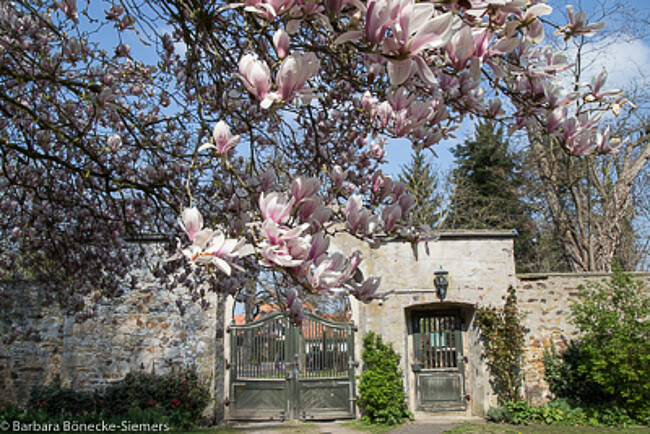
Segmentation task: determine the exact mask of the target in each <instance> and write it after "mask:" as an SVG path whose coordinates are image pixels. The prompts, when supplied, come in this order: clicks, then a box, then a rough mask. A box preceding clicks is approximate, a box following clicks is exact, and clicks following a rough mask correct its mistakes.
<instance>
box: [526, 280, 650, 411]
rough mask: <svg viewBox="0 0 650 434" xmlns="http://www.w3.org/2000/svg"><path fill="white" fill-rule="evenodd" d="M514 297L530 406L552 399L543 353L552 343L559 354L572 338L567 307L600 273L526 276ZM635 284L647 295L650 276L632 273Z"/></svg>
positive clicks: (571, 326)
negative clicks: (642, 284)
mask: <svg viewBox="0 0 650 434" xmlns="http://www.w3.org/2000/svg"><path fill="white" fill-rule="evenodd" d="M517 277H518V281H517V286H516V289H517V296H518V302H519V307H520V309H521V310H522V311H523V312H524V313H525V314H526V317H525V319H524V322H523V324H524V327H526V329H527V334H526V351H525V356H524V364H523V371H524V387H525V389H526V391H527V392H528V394H529V396H530V397H531V398H532V400H533V402H535V403H537V404H541V403H544V402H547V401H548V399H549V398H550V397H551V394H550V392H549V390H548V384H547V383H546V381H544V349H545V348H549V349H550V347H551V343H553V344H554V345H555V347H556V348H557V349H558V350H560V349H563V348H565V347H566V343H565V342H568V340H570V339H571V337H572V336H574V331H575V327H574V326H573V325H572V324H570V323H569V321H568V319H569V313H570V309H569V306H570V305H571V302H572V301H573V300H575V299H576V296H577V294H578V287H579V286H580V285H585V284H586V282H588V281H597V282H600V281H603V280H606V279H607V278H608V275H607V274H602V273H583V274H563V273H562V274H528V275H518V276H517ZM634 277H635V279H636V280H642V281H644V282H645V288H646V291H648V292H650V273H635V276H634Z"/></svg>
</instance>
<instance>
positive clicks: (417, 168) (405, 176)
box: [399, 150, 445, 228]
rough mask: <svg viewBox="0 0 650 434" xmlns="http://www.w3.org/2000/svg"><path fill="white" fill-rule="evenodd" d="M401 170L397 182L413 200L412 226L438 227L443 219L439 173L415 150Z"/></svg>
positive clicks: (429, 161) (421, 153)
mask: <svg viewBox="0 0 650 434" xmlns="http://www.w3.org/2000/svg"><path fill="white" fill-rule="evenodd" d="M401 169H402V170H401V173H400V174H399V180H400V181H401V182H403V183H404V184H405V185H406V190H407V191H408V192H409V193H410V194H411V196H413V199H414V200H415V203H414V205H413V211H412V212H411V219H412V222H413V224H414V225H427V226H428V227H430V228H437V227H439V226H440V225H441V224H442V222H443V220H444V217H445V215H444V210H443V200H444V198H443V194H442V191H441V188H442V183H441V179H440V172H438V171H437V169H436V167H435V165H434V164H433V163H432V162H431V160H429V159H427V157H426V155H425V154H424V153H423V152H422V151H421V150H416V151H415V152H414V153H413V155H412V156H411V161H410V162H409V164H408V165H406V166H403V167H402V168H401Z"/></svg>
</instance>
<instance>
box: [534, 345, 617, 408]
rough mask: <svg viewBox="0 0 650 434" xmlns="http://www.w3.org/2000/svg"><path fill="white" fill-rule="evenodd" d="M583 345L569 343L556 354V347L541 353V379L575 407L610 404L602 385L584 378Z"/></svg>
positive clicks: (558, 396) (552, 391)
mask: <svg viewBox="0 0 650 434" xmlns="http://www.w3.org/2000/svg"><path fill="white" fill-rule="evenodd" d="M585 356H586V355H585V354H584V349H583V344H582V342H579V341H570V342H569V344H568V346H567V348H566V349H565V350H563V351H562V352H560V353H558V352H557V350H556V349H555V345H553V344H551V349H550V351H549V349H548V348H546V349H545V350H544V379H545V380H546V381H547V382H548V385H549V389H550V391H551V393H553V395H555V396H556V397H557V398H561V399H567V400H569V401H571V402H574V403H575V404H576V405H588V406H594V405H604V404H609V403H611V402H612V397H611V396H610V395H608V394H607V393H605V391H604V390H603V388H602V386H601V385H600V384H598V383H596V382H594V381H590V380H589V379H588V378H587V375H586V373H584V372H582V371H581V369H580V366H581V364H582V363H583V361H584V360H585Z"/></svg>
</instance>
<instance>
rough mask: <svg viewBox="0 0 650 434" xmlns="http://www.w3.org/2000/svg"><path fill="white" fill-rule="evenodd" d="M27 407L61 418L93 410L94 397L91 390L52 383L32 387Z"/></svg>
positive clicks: (77, 415)
mask: <svg viewBox="0 0 650 434" xmlns="http://www.w3.org/2000/svg"><path fill="white" fill-rule="evenodd" d="M27 409H28V410H37V409H39V410H42V411H44V412H45V413H47V414H48V415H50V416H60V417H62V418H66V417H81V416H84V415H86V414H88V413H90V412H93V411H95V409H96V399H95V395H94V394H93V393H92V392H81V391H77V390H73V389H69V388H65V387H61V384H60V383H54V384H51V385H48V386H41V387H35V388H34V389H32V390H31V392H30V394H29V399H28V401H27Z"/></svg>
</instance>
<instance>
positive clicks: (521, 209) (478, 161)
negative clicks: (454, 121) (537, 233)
mask: <svg viewBox="0 0 650 434" xmlns="http://www.w3.org/2000/svg"><path fill="white" fill-rule="evenodd" d="M452 154H453V155H454V157H455V159H456V165H457V167H456V168H455V169H454V170H453V171H452V179H451V182H452V184H453V186H454V195H453V198H452V202H451V207H450V210H449V217H448V219H447V220H446V224H445V226H446V227H448V228H452V229H515V230H516V231H517V237H516V238H515V260H516V263H517V269H518V271H530V270H529V268H530V263H531V258H532V255H533V249H532V247H533V236H532V234H533V232H534V222H533V219H532V218H531V216H530V212H529V209H528V208H527V206H526V204H525V202H524V200H523V199H522V196H521V194H520V188H521V186H522V183H523V177H522V176H521V172H520V170H519V162H518V159H517V156H516V154H514V153H513V152H511V151H510V149H509V143H508V141H507V140H505V139H504V137H503V130H502V128H500V127H499V128H495V126H494V124H492V123H490V122H485V123H479V124H478V125H477V126H476V133H475V136H474V138H473V139H471V140H470V139H468V140H466V141H465V142H464V143H463V144H459V145H458V146H456V148H455V149H453V150H452Z"/></svg>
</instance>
